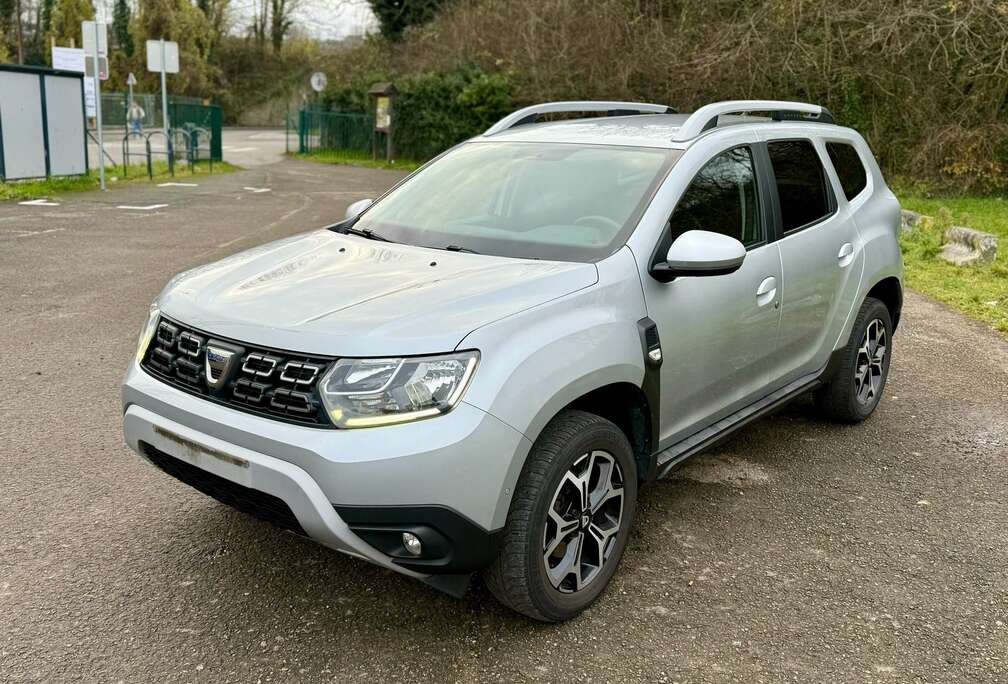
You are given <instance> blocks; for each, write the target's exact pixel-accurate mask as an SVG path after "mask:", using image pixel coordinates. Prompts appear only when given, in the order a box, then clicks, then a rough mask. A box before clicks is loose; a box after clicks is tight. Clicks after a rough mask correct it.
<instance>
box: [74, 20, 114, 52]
mask: <svg viewBox="0 0 1008 684" xmlns="http://www.w3.org/2000/svg"><path fill="white" fill-rule="evenodd" d="M81 38H83V40H82V41H81V45H83V46H84V52H86V53H88V54H89V55H93V54H94V51H95V50H94V44H95V23H94V22H93V21H82V22H81ZM98 54H99V55H100V56H102V57H107V56H108V25H107V24H102V23H99V24H98Z"/></svg>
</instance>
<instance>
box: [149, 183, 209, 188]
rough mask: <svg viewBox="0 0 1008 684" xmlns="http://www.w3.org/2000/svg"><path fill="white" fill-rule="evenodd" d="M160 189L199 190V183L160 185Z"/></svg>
mask: <svg viewBox="0 0 1008 684" xmlns="http://www.w3.org/2000/svg"><path fill="white" fill-rule="evenodd" d="M158 187H159V188H198V187H199V183H158Z"/></svg>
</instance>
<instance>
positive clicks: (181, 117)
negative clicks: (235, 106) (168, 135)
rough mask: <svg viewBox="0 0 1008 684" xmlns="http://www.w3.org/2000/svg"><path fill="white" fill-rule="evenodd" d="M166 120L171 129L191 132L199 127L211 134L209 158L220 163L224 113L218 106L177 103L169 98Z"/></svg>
mask: <svg viewBox="0 0 1008 684" xmlns="http://www.w3.org/2000/svg"><path fill="white" fill-rule="evenodd" d="M168 120H169V121H171V125H172V128H187V129H190V130H191V129H192V128H195V127H199V128H205V129H207V130H209V131H210V133H211V136H210V158H211V159H213V160H214V161H220V160H221V159H222V158H223V157H222V155H223V150H222V149H221V127H222V125H223V121H224V112H223V110H222V109H221V108H220V106H219V105H205V104H193V103H191V102H178V101H176V100H174V99H172V98H170V97H169V98H168Z"/></svg>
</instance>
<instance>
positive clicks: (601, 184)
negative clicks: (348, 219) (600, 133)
mask: <svg viewBox="0 0 1008 684" xmlns="http://www.w3.org/2000/svg"><path fill="white" fill-rule="evenodd" d="M675 156H678V153H677V152H676V151H674V150H666V149H652V148H644V147H617V146H612V145H574V144H560V143H557V144H542V143H515V142H472V143H466V144H464V145H461V146H460V147H457V148H455V149H454V150H452V151H450V152H448V153H447V154H445V155H444V156H443V157H441V158H440V159H438V160H436V161H435V162H434V163H432V164H431V165H429V166H427V167H425V168H423V169H421V170H420V171H419V172H418V173H416V174H415V175H413V176H412V177H411V178H409V179H408V180H406V181H405V182H404V183H403V184H401V185H400V186H398V187H397V188H395V189H393V190H392V191H391V192H390V193H389V194H388V195H386V196H385V197H383V198H382V199H381V200H380V201H378V202H377V203H375V204H374V205H372V206H371V208H369V209H368V210H367V211H366V212H365V213H364V214H363V215H362V216H361V217H360V219H359V220H358V221H357V223H355V224H354V228H355V229H358V230H362V231H372V232H373V233H374V234H376V235H380V236H382V237H383V238H386V239H389V240H392V241H395V242H404V243H407V244H412V245H420V246H424V247H440V248H445V247H451V248H452V249H459V250H463V251H473V252H478V253H480V254H495V255H499V256H510V257H524V258H532V259H554V260H560V261H596V260H598V259H602V258H605V257H607V256H609V255H610V254H612V253H613V252H615V251H616V250H617V249H619V248H620V247H621V246H622V245H623V244H624V243H625V242H626V239H627V237H629V235H630V232H631V231H632V230H633V228H634V225H635V224H636V222H637V220H638V219H639V218H640V215H641V214H642V213H643V211H644V209H645V207H646V206H647V203H648V201H649V200H650V199H651V196H652V195H653V194H654V191H655V190H656V189H657V187H658V184H659V183H660V182H661V180H662V179H663V178H664V176H665V173H666V172H667V170H668V168H669V166H670V165H671V163H672V161H673V159H674V158H675Z"/></svg>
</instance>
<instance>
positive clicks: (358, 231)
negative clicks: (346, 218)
mask: <svg viewBox="0 0 1008 684" xmlns="http://www.w3.org/2000/svg"><path fill="white" fill-rule="evenodd" d="M340 232H341V233H344V234H346V235H357V236H358V237H362V238H367V239H368V240H377V241H378V242H395V240H389V239H388V238H387V237H385V236H384V235H380V234H378V233H376V232H374V231H373V230H371V229H370V228H354V227H353V226H352V225H349V226H344V227H343V228H340Z"/></svg>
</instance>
